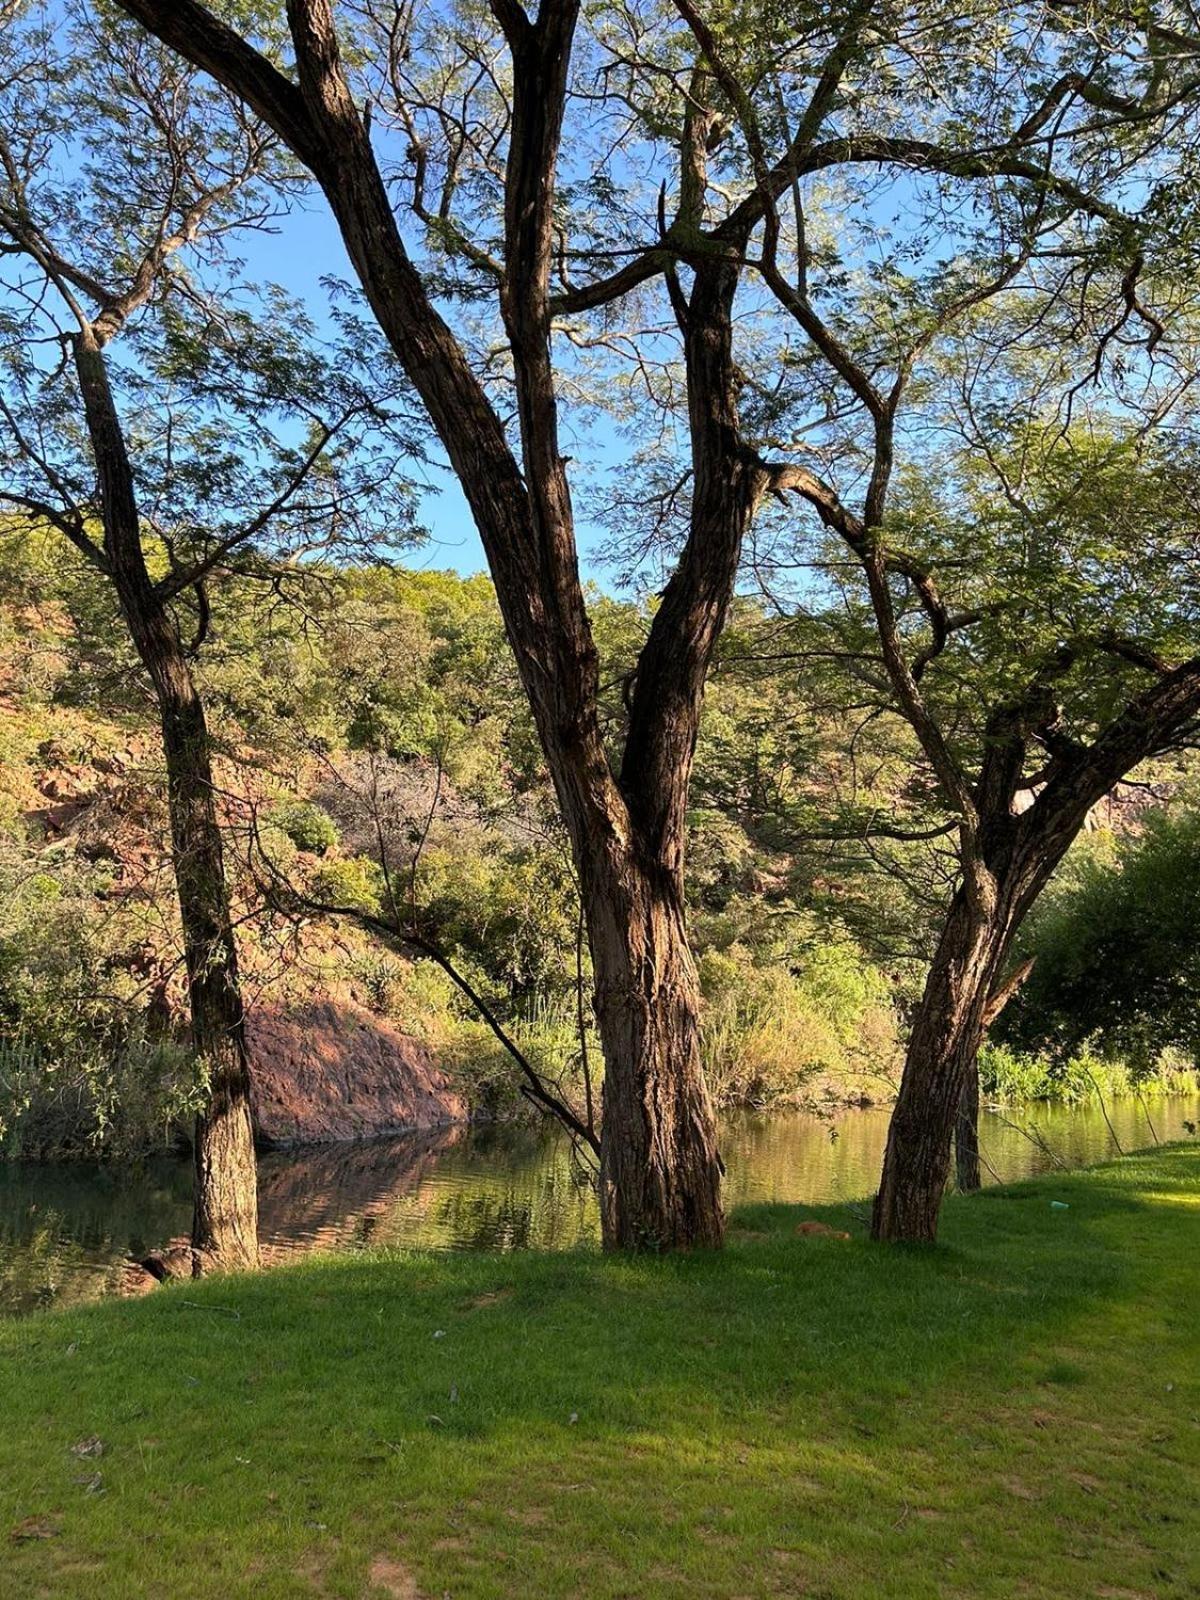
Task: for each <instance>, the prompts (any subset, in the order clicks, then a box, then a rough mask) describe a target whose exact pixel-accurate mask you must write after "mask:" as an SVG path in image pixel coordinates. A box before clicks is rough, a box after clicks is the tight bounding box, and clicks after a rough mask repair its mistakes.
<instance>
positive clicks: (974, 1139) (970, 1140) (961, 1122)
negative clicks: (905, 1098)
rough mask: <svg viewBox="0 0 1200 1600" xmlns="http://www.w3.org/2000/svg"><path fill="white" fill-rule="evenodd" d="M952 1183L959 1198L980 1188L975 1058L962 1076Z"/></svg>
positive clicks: (977, 1078) (977, 1092)
mask: <svg viewBox="0 0 1200 1600" xmlns="http://www.w3.org/2000/svg"><path fill="white" fill-rule="evenodd" d="M954 1183H955V1187H956V1188H957V1189H958V1192H959V1193H960V1194H974V1193H975V1191H976V1190H977V1189H979V1188H981V1187H982V1185H983V1175H982V1173H981V1171H980V1166H979V1056H978V1052H977V1053H976V1054H975V1056H974V1057H973V1058H972V1059H971V1062H970V1064H969V1065H968V1067H967V1070H966V1073H965V1074H964V1076H963V1086H962V1093H961V1095H960V1096H959V1099H958V1116H957V1118H956V1120H955V1124H954Z"/></svg>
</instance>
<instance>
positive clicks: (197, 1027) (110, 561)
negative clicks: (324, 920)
mask: <svg viewBox="0 0 1200 1600" xmlns="http://www.w3.org/2000/svg"><path fill="white" fill-rule="evenodd" d="M75 366H76V371H77V374H78V377H79V383H80V389H81V391H82V395H83V401H84V408H85V414H86V419H87V426H88V434H89V438H90V442H91V446H92V452H93V455H94V458H95V462H96V470H97V478H98V482H99V487H100V499H101V507H102V515H103V522H104V558H105V567H106V570H107V572H108V574H109V576H110V577H111V579H112V582H113V585H114V587H115V589H116V592H117V596H118V599H119V601H120V605H121V611H122V613H123V615H124V617H125V621H126V624H127V625H128V628H129V633H130V637H131V639H132V640H133V643H134V646H135V648H136V650H137V653H138V656H139V658H140V660H141V662H142V664H143V666H144V667H145V669H146V672H147V674H148V676H149V678H150V681H151V683H152V684H153V687H154V692H155V697H156V699H157V702H158V709H159V717H160V722H161V726H162V740H163V754H164V756H165V758H166V767H167V797H168V809H169V813H170V821H171V857H172V866H173V868H174V872H175V882H176V887H177V891H178V896H179V913H180V921H181V924H182V927H183V937H184V952H185V961H186V967H187V976H188V998H189V1005H190V1010H191V1027H192V1042H193V1045H194V1048H195V1051H196V1055H197V1058H198V1060H199V1062H200V1064H201V1067H202V1069H203V1071H204V1073H205V1076H206V1081H207V1090H206V1102H205V1105H204V1109H203V1110H202V1111H201V1112H200V1113H199V1114H198V1115H197V1117H196V1123H195V1133H194V1147H193V1148H194V1161H195V1188H194V1205H193V1221H192V1251H193V1270H194V1271H195V1272H196V1273H197V1274H199V1273H201V1272H203V1271H206V1270H209V1269H210V1268H214V1267H216V1268H221V1269H225V1268H238V1267H251V1266H257V1264H258V1259H259V1255H258V1198H257V1189H256V1176H255V1156H254V1135H253V1126H252V1122H251V1115H250V1072H249V1064H248V1060H247V1055H246V1040H245V1028H244V1020H243V1014H242V1001H241V992H240V987H239V983H238V968H237V952H236V949H235V946H234V939H233V927H232V919H231V917H230V910H229V897H228V890H227V887H226V883H225V870H224V859H223V849H222V843H221V830H220V826H219V823H218V820H217V813H216V804H215V799H214V794H215V789H214V784H213V775H212V752H211V743H210V739H209V735H208V728H207V725H206V722H205V716H204V706H203V703H202V702H201V699H200V696H199V693H198V692H197V689H196V684H195V680H194V678H193V676H192V672H191V668H190V665H189V663H188V659H187V653H186V650H185V648H184V644H183V641H182V639H181V638H180V634H179V629H178V626H177V624H176V622H175V619H174V617H173V615H172V614H171V612H170V609H169V608H168V607H167V606H166V605H165V604H164V603H163V601H162V599H161V597H160V595H159V593H158V591H157V590H156V588H155V585H154V584H153V582H152V580H151V578H150V575H149V572H148V571H147V568H146V563H145V557H144V553H143V550H142V544H141V529H140V524H139V518H138V511H137V500H136V495H135V491H134V482H133V472H132V469H131V466H130V462H129V456H128V451H127V448H126V444H125V439H124V434H123V432H122V429H121V425H120V420H119V418H118V416H117V411H116V407H115V405H114V403H113V398H112V394H111V391H110V389H109V385H108V378H107V373H106V370H105V364H104V355H103V351H102V349H101V347H100V345H99V343H98V342H97V340H96V338H95V336H94V334H93V333H92V331H91V330H90V329H88V328H84V329H83V330H82V331H81V332H80V333H79V334H78V335H76V337H75Z"/></svg>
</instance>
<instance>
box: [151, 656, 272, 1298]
mask: <svg viewBox="0 0 1200 1600" xmlns="http://www.w3.org/2000/svg"><path fill="white" fill-rule="evenodd" d="M143 660H144V661H145V662H146V665H147V667H148V668H149V669H150V672H151V676H152V678H153V679H154V685H155V689H156V691H157V693H158V699H159V709H160V712H161V715H162V730H163V748H164V751H165V753H166V758H167V781H168V786H169V806H170V814H171V843H172V858H173V863H174V868H175V882H176V885H177V887H178V892H179V912H180V919H181V922H182V924H183V937H184V948H185V952H186V961H187V973H188V995H189V1000H190V1004H191V1016H192V1043H193V1045H194V1047H195V1051H196V1056H197V1059H198V1061H199V1063H200V1066H201V1069H202V1071H203V1072H204V1074H205V1077H206V1080H207V1089H206V1100H205V1105H204V1109H203V1110H202V1111H200V1112H199V1113H198V1114H197V1117H196V1123H195V1133H194V1147H193V1158H194V1164H195V1185H194V1190H193V1210H192V1251H193V1270H194V1271H195V1272H196V1274H197V1275H199V1274H200V1273H202V1272H204V1271H207V1270H209V1269H212V1268H217V1269H221V1270H225V1269H233V1268H242V1267H256V1266H257V1265H258V1263H259V1253H258V1189H257V1171H256V1163H255V1155H254V1128H253V1123H252V1120H251V1115H250V1067H249V1060H248V1057H247V1052H246V1033H245V1019H244V1016H243V1012H242V999H241V990H240V985H239V982H238V968H237V951H236V948H235V945H234V941H233V928H232V925H231V918H230V913H229V895H228V890H227V888H226V884H225V867H224V859H223V850H222V844H221V831H220V827H219V824H218V821H217V816H216V807H215V804H214V799H213V780H212V759H211V753H210V745H209V737H208V728H207V725H206V723H205V718H204V707H203V705H202V704H201V701H200V697H199V695H198V694H197V693H196V689H195V686H194V684H193V682H192V678H191V673H190V672H189V671H188V668H187V663H186V662H185V661H184V660H182V658H181V657H180V656H176V657H175V658H174V659H169V660H165V661H164V660H162V659H158V660H156V661H154V663H153V665H151V662H150V661H149V660H147V659H146V654H145V653H143Z"/></svg>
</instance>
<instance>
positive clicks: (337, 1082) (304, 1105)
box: [246, 1000, 469, 1145]
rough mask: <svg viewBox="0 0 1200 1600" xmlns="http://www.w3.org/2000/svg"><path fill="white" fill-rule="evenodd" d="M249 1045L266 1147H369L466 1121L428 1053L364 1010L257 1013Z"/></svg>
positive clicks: (251, 1019) (318, 1006)
mask: <svg viewBox="0 0 1200 1600" xmlns="http://www.w3.org/2000/svg"><path fill="white" fill-rule="evenodd" d="M246 1035H247V1043H248V1045H249V1048H250V1063H251V1076H252V1079H253V1086H252V1091H251V1103H252V1107H253V1111H254V1125H255V1133H256V1135H257V1137H258V1139H259V1141H260V1142H261V1143H262V1144H265V1145H289V1144H325V1143H330V1142H332V1141H334V1140H339V1139H368V1138H373V1137H376V1136H378V1135H380V1134H386V1133H400V1132H404V1131H406V1130H408V1129H418V1128H434V1127H439V1126H441V1125H442V1124H445V1123H449V1122H463V1121H465V1120H466V1118H467V1115H468V1109H469V1108H468V1106H467V1102H466V1100H465V1098H464V1097H463V1096H462V1095H461V1094H460V1093H459V1092H458V1091H457V1090H456V1089H455V1087H454V1085H453V1084H452V1082H451V1080H450V1079H449V1078H448V1077H447V1075H446V1074H445V1073H444V1072H443V1071H442V1070H441V1069H440V1068H439V1067H437V1066H435V1065H434V1062H433V1058H432V1057H431V1056H430V1054H429V1052H428V1050H426V1048H425V1047H424V1045H422V1044H420V1043H418V1041H417V1040H415V1039H412V1038H409V1037H407V1036H406V1035H405V1034H402V1033H400V1032H399V1031H398V1030H397V1029H395V1028H393V1027H391V1026H390V1024H388V1023H387V1022H384V1021H383V1020H382V1019H381V1018H379V1017H376V1016H373V1015H372V1014H371V1013H370V1012H369V1011H365V1010H363V1009H362V1008H361V1007H358V1006H353V1005H347V1004H344V1003H340V1002H334V1001H331V1000H321V1001H310V1002H308V1003H306V1004H303V1005H298V1006H294V1007H290V1008H286V1009H285V1008H284V1007H282V1006H277V1005H269V1006H260V1007H258V1008H256V1009H255V1010H253V1011H251V1012H250V1013H249V1014H248V1016H247V1019H246Z"/></svg>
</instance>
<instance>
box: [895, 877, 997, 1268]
mask: <svg viewBox="0 0 1200 1600" xmlns="http://www.w3.org/2000/svg"><path fill="white" fill-rule="evenodd" d="M1005 944H1006V929H1005V926H1004V920H1003V913H1002V912H1001V911H999V910H998V909H997V910H996V911H994V912H993V913H992V915H990V916H989V915H987V914H986V913H983V912H981V911H980V910H979V909H978V908H977V907H975V906H973V905H972V904H971V901H970V898H969V897H968V895H967V894H966V892H965V891H964V890H960V891H959V892H958V894H957V895H956V896H955V898H954V902H953V904H952V905H951V908H950V913H949V915H948V916H947V918H946V924H945V927H944V929H943V932H942V937H941V939H940V941H939V943H938V948H937V951H936V953H935V955H934V958H933V962H932V964H931V966H930V970H929V976H928V978H927V979H926V983H925V990H924V993H923V995H922V997H921V1003H920V1005H919V1006H918V1008H917V1012H916V1015H915V1016H914V1018H913V1025H912V1033H911V1035H910V1037H909V1044H908V1051H907V1053H906V1056H905V1062H904V1074H903V1077H902V1079H901V1083H900V1093H899V1096H898V1097H897V1100H896V1107H895V1110H894V1111H893V1113H892V1120H891V1125H890V1127H889V1129H888V1139H887V1147H886V1150H885V1153H884V1162H883V1176H882V1179H881V1182H880V1187H879V1193H878V1194H877V1196H876V1198H875V1211H874V1218H873V1225H872V1232H873V1234H874V1237H875V1238H877V1239H885V1240H900V1239H903V1240H909V1241H913V1242H932V1241H933V1240H934V1239H935V1238H936V1237H937V1223H938V1213H939V1211H940V1209H941V1204H942V1196H943V1194H944V1192H945V1188H946V1181H947V1179H948V1177H949V1175H950V1141H951V1136H952V1134H953V1132H954V1128H955V1124H956V1122H957V1119H958V1113H959V1106H960V1104H961V1100H962V1094H963V1086H964V1084H965V1082H966V1080H967V1077H968V1075H969V1073H970V1071H971V1069H972V1068H973V1067H974V1065H975V1058H976V1054H977V1052H978V1049H979V1045H980V1041H981V1040H982V1038H983V1028H984V1021H983V1019H984V1011H985V1009H986V1005H987V997H988V995H989V993H990V992H991V989H992V986H993V983H994V981H995V974H996V971H997V969H998V967H999V964H1000V962H1001V961H1002V960H1003V957H1004V950H1005Z"/></svg>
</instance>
